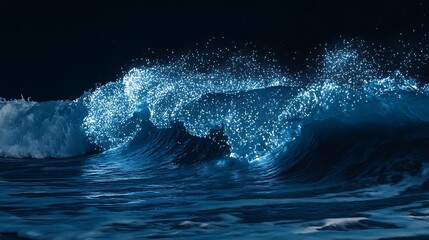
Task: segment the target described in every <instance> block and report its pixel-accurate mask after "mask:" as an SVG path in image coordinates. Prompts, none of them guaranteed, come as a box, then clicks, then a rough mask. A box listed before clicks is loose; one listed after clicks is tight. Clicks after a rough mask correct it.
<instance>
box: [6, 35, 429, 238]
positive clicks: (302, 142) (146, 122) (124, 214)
mask: <svg viewBox="0 0 429 240" xmlns="http://www.w3.org/2000/svg"><path fill="white" fill-rule="evenodd" d="M340 45H341V46H334V47H325V48H324V49H322V50H321V52H322V53H320V56H318V57H316V58H315V59H314V61H313V62H314V63H313V65H314V66H309V67H308V69H305V70H302V71H299V72H292V71H288V70H286V69H285V67H282V66H281V64H280V63H278V62H277V61H275V60H273V59H272V58H271V57H266V56H261V55H259V54H258V53H256V52H253V51H233V50H231V49H228V48H220V49H215V50H214V51H200V52H198V51H195V52H190V53H187V54H183V55H177V56H174V57H169V58H167V60H162V61H151V62H149V61H148V62H147V63H145V64H142V65H141V66H135V67H134V68H132V69H130V70H129V71H128V72H126V73H124V75H123V76H122V77H121V78H120V79H118V80H116V81H112V82H110V83H108V84H105V85H101V86H98V87H97V88H96V89H95V90H92V91H88V92H85V93H83V94H82V96H81V97H80V98H78V99H75V100H63V101H50V102H34V101H30V100H25V99H20V100H5V99H3V100H1V101H0V157H1V158H2V159H1V161H0V192H1V194H0V239H146V238H189V239H429V85H427V84H425V77H427V76H425V75H424V74H423V75H422V74H419V69H420V66H423V65H424V64H425V63H426V62H427V59H428V55H427V53H426V51H423V50H418V51H417V50H415V49H408V50H405V49H403V50H401V51H393V50H387V49H386V48H382V47H374V46H373V45H371V44H369V45H368V44H364V43H358V44H355V43H348V42H347V41H345V42H344V43H343V44H340ZM368 46H370V47H368Z"/></svg>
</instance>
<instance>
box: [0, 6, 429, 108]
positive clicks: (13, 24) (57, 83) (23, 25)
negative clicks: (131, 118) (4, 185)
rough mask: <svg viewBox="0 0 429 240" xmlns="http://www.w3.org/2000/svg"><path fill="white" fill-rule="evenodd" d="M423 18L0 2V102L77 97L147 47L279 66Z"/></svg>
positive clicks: (414, 10)
mask: <svg viewBox="0 0 429 240" xmlns="http://www.w3.org/2000/svg"><path fill="white" fill-rule="evenodd" d="M428 13H429V3H425V1H410V0H403V1H394V0H390V1H389V0H383V1H377V0H371V1H369V0H364V1H362V0H359V1H357V0H356V1H347V0H337V1H332V0H330V1H309V0H300V1H269V0H261V1H245V0H243V1H234V0H230V1H221V0H208V1H165V0H153V1H125V0H103V1H102V0H87V1H81V2H78V1H69V0H63V1H24V0H21V1H19V0H8V1H1V3H0V22H1V25H0V28H1V39H0V56H1V63H0V74H1V75H0V97H4V98H8V99H9V98H20V96H21V94H23V95H24V96H25V97H32V99H33V100H38V101H42V100H51V99H72V98H76V97H78V96H80V95H81V94H82V93H83V91H84V90H88V89H90V88H93V87H94V84H95V83H98V82H100V83H101V82H109V81H113V80H115V79H117V78H118V77H119V76H121V72H122V70H121V69H122V68H124V69H127V67H128V66H129V65H130V64H131V62H132V60H133V59H137V58H140V57H145V56H146V55H145V54H147V52H148V51H147V49H148V48H151V49H153V50H155V51H157V52H162V51H165V49H167V48H168V49H171V50H176V51H177V50H179V51H185V50H186V49H192V47H193V46H195V43H198V42H199V43H203V42H205V41H207V40H208V39H209V38H211V37H225V38H226V39H227V41H236V42H239V43H241V42H254V43H255V44H257V45H259V46H264V47H270V48H272V49H273V51H274V52H278V54H277V55H279V56H280V58H282V56H283V55H282V53H284V52H292V51H301V52H308V49H311V48H313V47H315V46H316V45H318V44H321V43H322V44H323V43H330V42H332V41H336V40H338V39H339V38H340V36H342V37H360V38H361V39H364V40H370V41H373V40H374V41H380V42H389V41H391V40H392V39H394V38H397V37H398V35H399V34H400V33H403V34H404V35H406V36H408V34H412V30H413V29H414V30H416V31H417V33H419V34H422V33H423V32H428V31H427V28H428V26H427V25H429V21H428V16H427V14H428ZM422 24H423V26H422ZM409 37H410V38H412V37H413V36H412V35H409ZM284 56H286V54H285V55H284ZM151 57H156V56H155V55H152V56H151ZM286 60H288V59H286ZM286 60H285V61H286Z"/></svg>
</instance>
